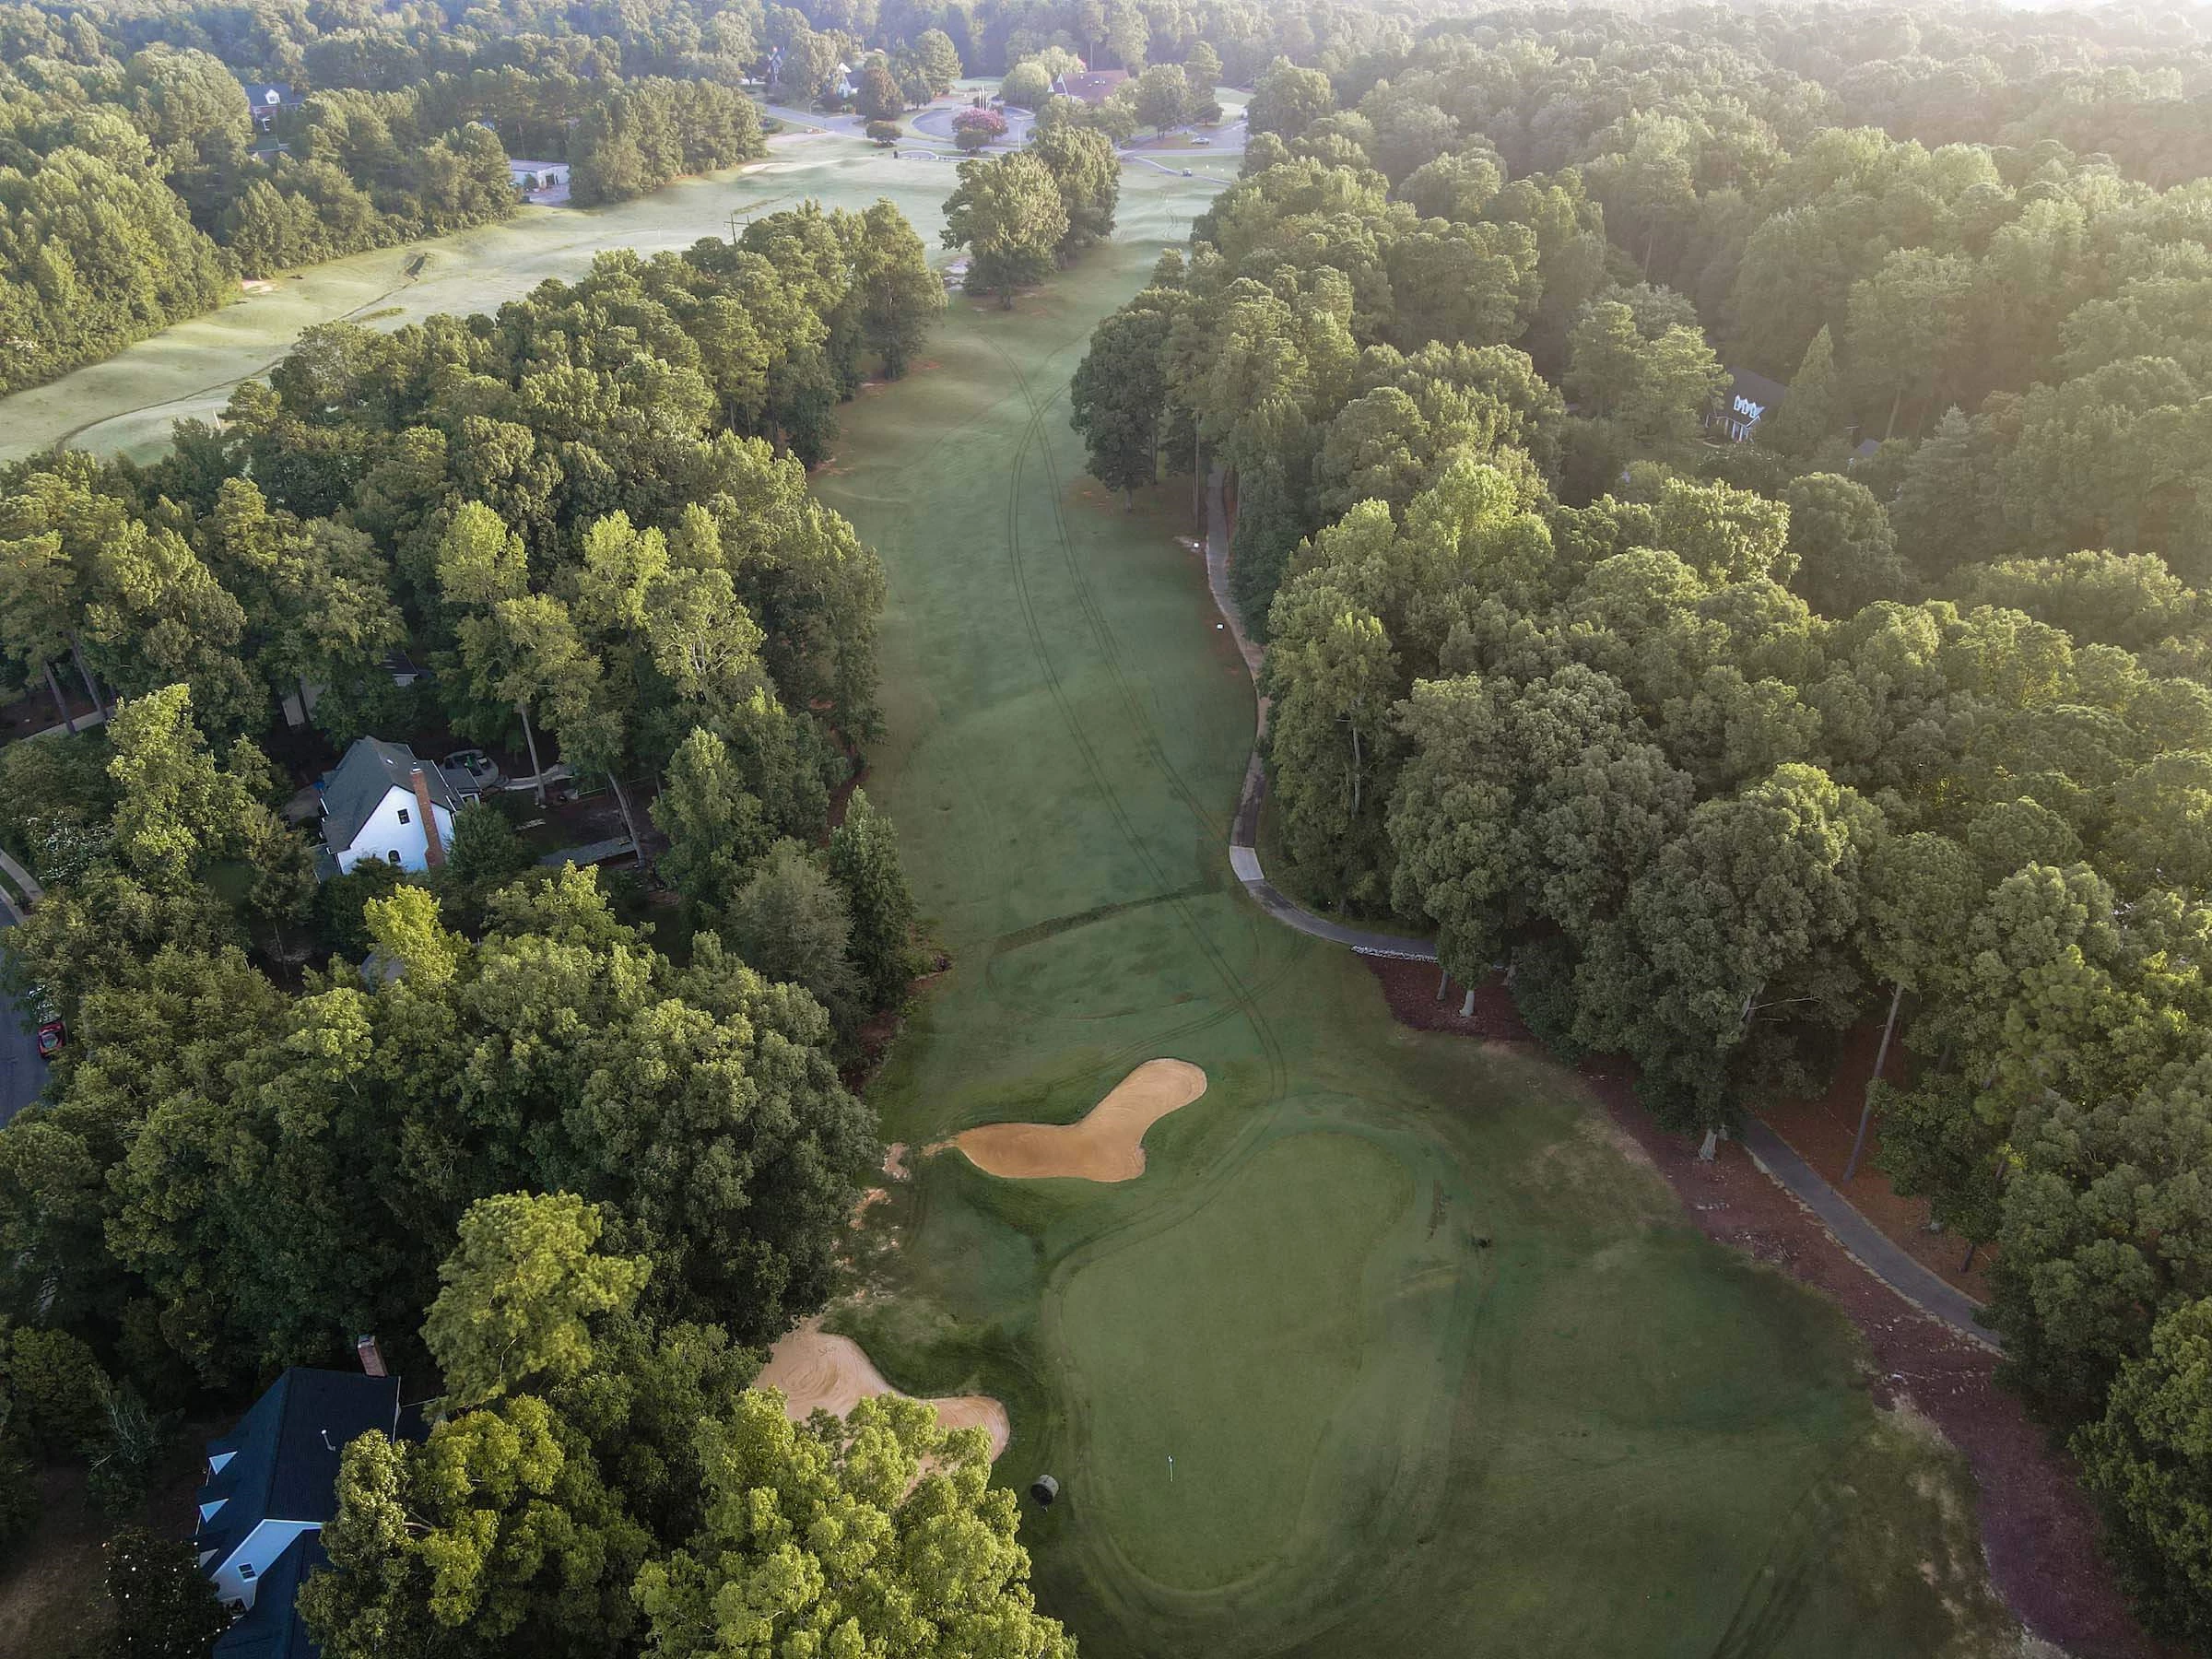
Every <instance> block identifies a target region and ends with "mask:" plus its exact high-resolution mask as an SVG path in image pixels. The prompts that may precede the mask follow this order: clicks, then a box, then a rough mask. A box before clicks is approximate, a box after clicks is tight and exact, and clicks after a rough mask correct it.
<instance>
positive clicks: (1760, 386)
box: [1728, 369, 1790, 415]
mask: <svg viewBox="0 0 2212 1659" xmlns="http://www.w3.org/2000/svg"><path fill="white" fill-rule="evenodd" d="M1728 377H1729V379H1730V380H1731V381H1732V382H1735V384H1734V386H1733V388H1732V390H1731V393H1730V396H1729V404H1730V406H1732V407H1733V406H1734V405H1735V399H1736V398H1737V397H1747V398H1749V399H1750V400H1751V401H1752V402H1753V403H1755V404H1757V405H1759V406H1760V407H1761V408H1763V409H1764V410H1766V412H1767V413H1768V414H1770V415H1771V414H1772V413H1773V412H1774V411H1775V410H1777V409H1779V408H1781V407H1782V404H1783V399H1784V398H1786V397H1788V396H1789V394H1790V389H1789V388H1788V387H1787V386H1785V385H1783V383H1782V382H1780V381H1771V380H1769V379H1768V378H1767V377H1766V376H1765V375H1763V374H1754V373H1752V372H1751V371H1750V370H1748V369H1731V370H1729V371H1728Z"/></svg>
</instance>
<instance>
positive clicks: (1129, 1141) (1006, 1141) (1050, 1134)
mask: <svg viewBox="0 0 2212 1659" xmlns="http://www.w3.org/2000/svg"><path fill="white" fill-rule="evenodd" d="M1205 1092H1206V1073H1204V1072H1203V1071H1201V1070H1199V1068H1198V1067H1196V1066H1195V1065H1192V1064H1191V1063H1190V1062H1189V1061H1187V1060H1147V1061H1146V1062H1145V1063H1144V1064H1143V1065H1140V1066H1138V1067H1137V1068H1136V1069H1135V1071H1133V1072H1131V1073H1130V1074H1129V1075H1128V1076H1127V1077H1124V1078H1123V1079H1122V1080H1121V1081H1120V1082H1119V1083H1116V1084H1115V1085H1114V1086H1113V1088H1112V1090H1111V1091H1110V1092H1109V1093H1108V1094H1107V1096H1106V1098H1105V1099H1104V1100H1100V1102H1099V1103H1098V1104H1097V1105H1096V1106H1093V1107H1092V1108H1091V1109H1090V1110H1089V1111H1088V1112H1086V1113H1084V1114H1083V1116H1082V1118H1081V1119H1080V1120H1079V1121H1077V1122H1076V1123H1073V1124H983V1125H982V1127H980V1128H976V1129H970V1130H966V1131H964V1132H963V1133H961V1134H959V1135H955V1136H954V1137H953V1145H954V1146H956V1147H959V1149H960V1150H961V1151H962V1152H965V1153H966V1154H967V1155H968V1160H969V1161H970V1162H971V1163H972V1164H974V1165H975V1167H976V1168H977V1169H979V1170H981V1171H983V1172H984V1173H985V1174H986V1175H997V1176H1002V1177H1004V1178H1005V1179H1006V1180H1009V1181H1036V1180H1041V1179H1042V1178H1044V1177H1046V1176H1052V1175H1065V1176H1073V1177H1075V1178H1076V1179H1077V1180H1079V1181H1134V1180H1135V1179H1136V1178H1137V1177H1138V1176H1139V1175H1142V1174H1143V1173H1144V1172H1145V1145H1144V1142H1145V1131H1146V1130H1147V1129H1149V1128H1151V1127H1152V1125H1153V1124H1157V1123H1158V1122H1159V1120H1160V1119H1161V1118H1163V1117H1166V1116H1167V1115H1168V1113H1169V1112H1174V1111H1177V1110H1179V1109H1180V1108H1182V1107H1184V1106H1188V1105H1189V1104H1190V1103H1191V1102H1192V1101H1193V1100H1196V1099H1197V1098H1198V1097H1199V1096H1200V1095H1202V1094H1204V1093H1205Z"/></svg>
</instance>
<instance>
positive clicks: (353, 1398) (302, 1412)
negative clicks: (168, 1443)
mask: <svg viewBox="0 0 2212 1659" xmlns="http://www.w3.org/2000/svg"><path fill="white" fill-rule="evenodd" d="M401 1432H402V1427H401V1417H400V1405H399V1379H398V1378H396V1377H379V1376H371V1375H367V1374H365V1373H362V1372H358V1371H311V1370H309V1369H307V1368H306V1367H305V1366H297V1365H296V1366H294V1367H292V1369H291V1370H289V1371H286V1372H285V1373H284V1375H282V1376H281V1377H279V1378H277V1381H276V1382H273V1383H271V1384H270V1385H269V1390H268V1392H267V1393H266V1394H263V1395H262V1396H261V1398H260V1399H258V1400H256V1401H254V1402H253V1406H252V1408H251V1409H249V1410H248V1411H247V1413H246V1415H245V1416H244V1417H242V1418H239V1420H238V1427H237V1428H236V1429H234V1430H231V1431H230V1433H229V1435H228V1436H227V1437H226V1438H224V1439H222V1440H219V1441H213V1442H211V1443H210V1444H209V1446H208V1448H207V1484H206V1486H204V1487H202V1488H200V1497H199V1505H200V1520H199V1529H198V1532H197V1534H196V1535H195V1537H194V1542H195V1543H196V1544H197V1546H198V1548H199V1559H200V1571H202V1572H204V1573H206V1575H207V1576H208V1577H209V1578H210V1579H212V1580H213V1581H214V1583H215V1593H216V1595H217V1598H218V1600H220V1601H221V1602H222V1603H223V1605H224V1606H228V1607H229V1608H231V1609H232V1610H233V1611H234V1612H236V1613H238V1614H239V1615H241V1617H240V1618H239V1619H238V1622H237V1623H235V1624H233V1625H232V1626H231V1628H230V1630H229V1632H227V1633H226V1634H225V1635H224V1636H223V1638H222V1639H221V1640H220V1641H218V1642H217V1643H216V1650H215V1651H216V1653H218V1655H219V1656H220V1659H248V1656H251V1659H293V1656H294V1655H299V1654H308V1653H313V1652H314V1649H313V1646H312V1643H310V1642H308V1640H307V1637H306V1635H305V1634H304V1632H302V1631H300V1630H298V1629H296V1627H295V1621H294V1620H293V1618H292V1615H291V1600H292V1594H293V1592H295V1591H296V1590H297V1589H298V1588H299V1587H300V1581H301V1580H302V1579H304V1578H305V1577H306V1576H307V1573H308V1571H309V1569H310V1568H311V1567H312V1566H314V1565H315V1564H317V1563H318V1562H319V1561H320V1560H321V1559H322V1547H321V1544H320V1543H319V1541H318V1539H319V1535H320V1534H321V1533H322V1530H323V1524H324V1522H326V1521H328V1520H329V1519H330V1518H331V1516H332V1515H333V1514H334V1513H335V1512H336V1510H337V1480H338V1458H339V1455H340V1454H341V1453H344V1451H345V1450H346V1447H347V1443H348V1442H349V1441H353V1440H355V1439H357V1438H358V1437H359V1436H360V1435H363V1434H383V1435H390V1436H393V1437H394V1438H396V1437H397V1436H398V1435H399V1434H400V1433H401ZM239 1642H243V1643H245V1645H243V1646H240V1645H236V1643H239Z"/></svg>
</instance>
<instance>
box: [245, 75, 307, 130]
mask: <svg viewBox="0 0 2212 1659" xmlns="http://www.w3.org/2000/svg"><path fill="white" fill-rule="evenodd" d="M299 102H300V95H299V94H298V93H296V92H294V91H293V90H292V89H291V88H290V87H289V86H288V85H287V84H286V83H284V82H283V81H252V82H249V83H247V86H246V108H247V109H249V110H251V111H253V129H254V131H256V132H260V133H273V132H275V131H276V130H277V116H278V115H279V114H281V113H283V112H285V111H286V110H289V109H292V108H294V107H296V106H297V105H298V104H299Z"/></svg>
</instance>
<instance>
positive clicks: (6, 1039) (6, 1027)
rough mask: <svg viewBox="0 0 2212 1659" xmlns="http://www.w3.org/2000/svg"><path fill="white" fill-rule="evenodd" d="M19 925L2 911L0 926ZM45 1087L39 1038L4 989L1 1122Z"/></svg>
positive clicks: (0, 995)
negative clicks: (34, 1035) (33, 1034)
mask: <svg viewBox="0 0 2212 1659" xmlns="http://www.w3.org/2000/svg"><path fill="white" fill-rule="evenodd" d="M15 924H16V917H15V912H13V911H12V910H6V911H0V927H13V926H14V925H15ZM45 1087H46V1062H45V1061H43V1060H41V1059H40V1058H39V1044H38V1040H37V1039H36V1038H35V1037H33V1036H32V1035H31V1030H30V1027H29V1026H28V1025H27V1024H25V1023H24V1021H23V1018H22V1017H21V1016H20V1015H19V1014H18V1012H17V1011H16V1005H15V1003H14V1002H13V1001H12V1000H11V999H10V998H9V997H8V996H7V994H6V993H5V992H0V1124H5V1123H6V1122H7V1121H8V1120H9V1119H10V1118H12V1117H14V1116H15V1115H16V1113H17V1112H20V1111H22V1110H23V1108H24V1107H26V1106H28V1105H29V1104H30V1103H31V1102H32V1101H33V1100H37V1099H38V1098H39V1091H40V1090H41V1089H42V1088H45Z"/></svg>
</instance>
